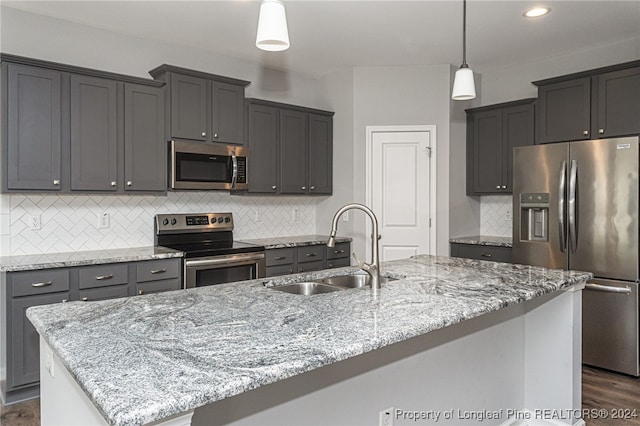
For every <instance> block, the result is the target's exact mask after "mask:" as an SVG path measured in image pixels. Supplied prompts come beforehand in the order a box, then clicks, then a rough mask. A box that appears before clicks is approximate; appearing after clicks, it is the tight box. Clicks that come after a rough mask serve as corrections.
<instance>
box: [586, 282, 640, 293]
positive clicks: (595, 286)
mask: <svg viewBox="0 0 640 426" xmlns="http://www.w3.org/2000/svg"><path fill="white" fill-rule="evenodd" d="M584 287H585V288H586V289H588V290H595V291H604V292H607V293H622V294H631V288H630V287H629V286H627V287H612V286H609V285H600V284H586V285H585V286H584Z"/></svg>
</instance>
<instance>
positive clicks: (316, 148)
mask: <svg viewBox="0 0 640 426" xmlns="http://www.w3.org/2000/svg"><path fill="white" fill-rule="evenodd" d="M308 161H309V182H308V183H309V193H310V194H331V190H332V181H333V174H332V170H333V168H332V166H333V119H332V117H328V116H326V115H316V114H309V160H308Z"/></svg>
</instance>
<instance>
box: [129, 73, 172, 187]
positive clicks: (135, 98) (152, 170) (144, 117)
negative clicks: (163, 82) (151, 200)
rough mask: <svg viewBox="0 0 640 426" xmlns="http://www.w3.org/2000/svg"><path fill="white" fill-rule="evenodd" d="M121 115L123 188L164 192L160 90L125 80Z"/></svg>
mask: <svg viewBox="0 0 640 426" xmlns="http://www.w3.org/2000/svg"><path fill="white" fill-rule="evenodd" d="M124 114H125V115H124V189H125V191H164V190H165V188H166V164H167V150H166V145H165V141H164V91H163V90H162V88H159V87H149V86H143V85H140V84H131V83H126V84H125V86H124Z"/></svg>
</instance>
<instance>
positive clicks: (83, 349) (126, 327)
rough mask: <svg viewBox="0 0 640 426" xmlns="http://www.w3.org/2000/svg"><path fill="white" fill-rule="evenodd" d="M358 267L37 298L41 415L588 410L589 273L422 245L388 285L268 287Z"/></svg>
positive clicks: (373, 415)
mask: <svg viewBox="0 0 640 426" xmlns="http://www.w3.org/2000/svg"><path fill="white" fill-rule="evenodd" d="M357 271H358V270H357V268H354V267H349V268H341V269H332V270H326V271H320V272H315V273H308V274H297V275H289V276H285V277H278V278H277V279H273V280H267V279H259V280H252V281H246V282H240V283H232V284H225V285H218V286H211V287H204V288H198V289H190V290H181V291H174V292H168V293H162V294H156V295H148V296H139V297H132V298H128V299H118V300H109V301H103V302H93V303H91V304H88V303H66V304H59V305H48V306H40V307H34V308H30V309H29V310H28V312H27V315H28V317H29V319H30V320H31V321H32V323H33V324H34V326H35V327H36V329H37V330H38V332H39V333H40V336H41V355H40V358H41V398H42V399H41V407H42V408H41V409H42V424H43V425H45V426H46V425H47V424H56V423H65V422H67V423H68V424H72V423H73V421H71V420H74V421H75V423H79V422H80V423H83V424H87V423H95V424H113V425H134V424H148V423H156V422H158V424H190V423H191V424H194V425H197V424H203V425H204V424H225V423H233V422H237V423H238V424H324V425H327V424H375V423H376V422H378V420H379V418H381V419H382V420H385V419H383V417H384V416H388V417H393V419H392V420H393V422H394V423H393V424H395V425H399V424H416V423H415V420H414V419H411V418H410V417H412V416H413V417H415V416H416V415H419V416H421V422H422V423H420V424H425V423H426V424H428V423H430V422H434V421H435V416H436V415H437V414H438V415H439V416H438V424H461V423H465V422H467V421H468V422H470V423H468V424H474V423H476V422H478V421H479V418H480V417H482V421H483V424H503V423H504V422H505V421H506V420H507V418H508V417H509V414H511V417H513V416H514V415H515V416H518V415H521V416H527V415H531V414H530V413H532V412H528V411H522V410H526V409H529V410H557V411H554V412H553V413H560V410H564V411H561V413H562V414H563V415H565V416H567V417H566V419H565V418H564V417H563V422H564V423H568V424H573V423H576V422H579V420H577V419H576V415H575V414H576V413H575V412H574V411H571V410H576V409H579V408H580V343H581V342H580V336H581V333H580V331H581V330H580V324H581V302H580V301H581V297H580V296H581V294H580V293H581V292H580V291H579V290H580V289H581V288H582V287H583V286H584V284H585V282H586V280H587V279H589V278H590V277H591V275H590V274H588V273H580V272H571V271H569V272H567V271H560V270H549V269H544V268H539V267H532V266H522V265H510V264H501V263H495V262H484V261H475V260H468V259H454V258H445V257H434V256H416V257H413V258H410V259H404V260H398V261H391V262H385V263H384V264H383V275H384V276H388V277H393V278H398V280H397V281H392V282H389V283H385V284H384V285H383V288H382V289H381V290H380V291H379V292H378V293H377V294H374V293H372V292H371V290H370V289H351V290H345V291H337V292H333V293H326V294H318V295H313V296H301V295H295V294H288V293H285V292H280V291H274V290H273V289H271V288H269V287H271V286H278V285H283V284H288V283H291V282H295V281H304V280H309V279H315V278H321V277H326V276H334V275H342V274H345V273H354V272H357ZM51 371H53V374H52V373H51ZM391 407H395V409H394V408H391ZM398 410H400V411H398ZM533 412H534V413H535V411H533ZM387 413H389V414H387ZM407 413H409V414H407ZM411 413H419V414H411ZM447 413H450V417H449V418H447ZM518 413H520V414H518ZM427 417H429V418H427ZM489 417H491V418H489ZM521 418H526V417H521ZM79 419H80V420H79ZM387 420H388V419H387ZM403 422H406V423H403ZM387 424H391V423H388V422H387Z"/></svg>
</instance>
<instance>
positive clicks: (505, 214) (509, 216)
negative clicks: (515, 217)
mask: <svg viewBox="0 0 640 426" xmlns="http://www.w3.org/2000/svg"><path fill="white" fill-rule="evenodd" d="M511 218H512V214H511V209H507V211H506V212H504V220H505V222H509V221H510V220H511Z"/></svg>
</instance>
